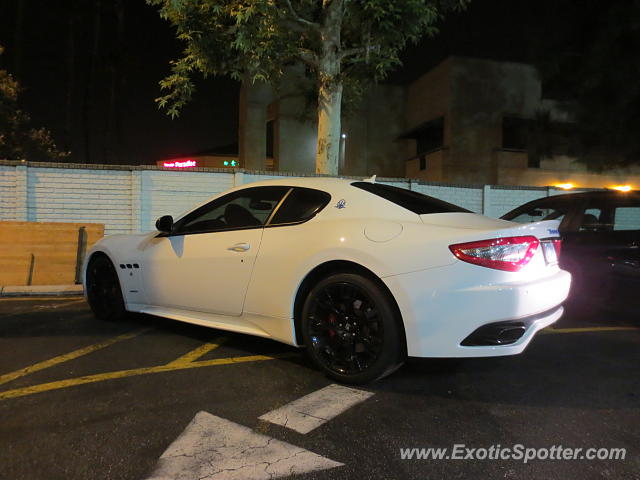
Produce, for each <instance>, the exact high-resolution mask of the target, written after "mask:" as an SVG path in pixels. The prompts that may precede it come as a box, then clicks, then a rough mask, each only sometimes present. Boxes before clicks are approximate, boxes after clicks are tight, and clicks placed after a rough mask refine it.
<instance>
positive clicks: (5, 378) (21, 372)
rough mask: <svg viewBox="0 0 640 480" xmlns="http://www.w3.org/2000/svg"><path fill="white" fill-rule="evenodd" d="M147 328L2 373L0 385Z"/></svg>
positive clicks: (111, 343) (103, 346) (118, 340)
mask: <svg viewBox="0 0 640 480" xmlns="http://www.w3.org/2000/svg"><path fill="white" fill-rule="evenodd" d="M147 330H149V329H148V328H143V329H139V330H135V331H133V332H129V333H125V334H123V335H118V336H117V337H113V338H110V339H108V340H105V341H103V342H99V343H94V344H93V345H89V346H87V347H83V348H80V349H78V350H74V351H73V352H69V353H65V354H64V355H59V356H57V357H53V358H50V359H49V360H44V361H43V362H39V363H36V364H34V365H30V366H28V367H24V368H21V369H20V370H16V371H15V372H11V373H5V374H4V375H0V385H2V384H4V383H7V382H10V381H12V380H15V379H16V378H20V377H24V376H25V375H29V374H30V373H33V372H38V371H40V370H44V369H45V368H49V367H53V366H54V365H58V364H60V363H64V362H68V361H69V360H73V359H75V358H78V357H82V356H83V355H87V354H88V353H92V352H95V351H96V350H100V349H102V348H105V347H108V346H109V345H113V344H114V343H118V342H121V341H123V340H128V339H130V338H133V337H135V336H137V335H140V334H141V333H143V332H145V331H147Z"/></svg>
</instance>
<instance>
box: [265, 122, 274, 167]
mask: <svg viewBox="0 0 640 480" xmlns="http://www.w3.org/2000/svg"><path fill="white" fill-rule="evenodd" d="M274 137H275V124H274V121H273V120H269V121H268V122H267V157H268V158H273V139H274Z"/></svg>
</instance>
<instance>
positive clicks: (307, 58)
mask: <svg viewBox="0 0 640 480" xmlns="http://www.w3.org/2000/svg"><path fill="white" fill-rule="evenodd" d="M297 56H298V58H299V59H300V60H301V61H302V62H303V63H305V64H307V65H308V66H310V67H311V68H313V69H316V70H317V69H318V67H319V65H320V63H319V62H318V56H317V55H316V54H315V53H314V52H313V51H311V50H309V49H307V48H300V49H299V50H298V53H297Z"/></svg>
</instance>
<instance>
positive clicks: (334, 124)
mask: <svg viewBox="0 0 640 480" xmlns="http://www.w3.org/2000/svg"><path fill="white" fill-rule="evenodd" d="M322 3H323V9H324V21H323V24H322V27H321V29H320V43H321V52H320V55H319V59H318V60H319V61H318V77H319V79H320V86H319V89H318V148H317V150H316V173H322V174H328V175H337V174H338V157H339V153H340V134H341V131H340V113H341V107H342V78H341V76H340V62H341V60H340V47H341V45H340V34H341V30H342V16H343V0H323V2H322Z"/></svg>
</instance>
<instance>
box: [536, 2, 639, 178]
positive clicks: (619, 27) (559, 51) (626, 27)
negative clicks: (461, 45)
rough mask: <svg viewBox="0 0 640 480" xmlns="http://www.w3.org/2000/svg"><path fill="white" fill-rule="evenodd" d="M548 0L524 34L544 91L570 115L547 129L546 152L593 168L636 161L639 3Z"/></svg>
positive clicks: (637, 157)
mask: <svg viewBox="0 0 640 480" xmlns="http://www.w3.org/2000/svg"><path fill="white" fill-rule="evenodd" d="M548 3H549V5H548V7H549V8H544V9H543V11H544V12H546V15H547V18H546V19H543V21H541V22H539V23H538V24H537V25H538V27H537V28H539V29H540V30H538V31H537V32H532V35H530V37H531V38H532V39H536V40H535V42H534V44H533V45H532V46H533V53H534V59H535V63H536V65H537V67H538V69H539V70H540V73H541V77H542V81H543V88H544V89H543V94H544V96H545V97H550V98H555V99H557V100H560V101H562V105H563V107H564V109H565V110H566V111H567V112H568V113H569V117H570V120H571V123H570V125H565V126H564V127H563V128H562V130H561V131H558V128H557V126H556V128H553V129H552V132H551V133H552V135H553V136H555V137H556V140H555V141H553V144H554V145H553V146H552V150H554V151H553V152H552V153H567V154H569V155H571V156H574V157H576V158H577V159H578V160H580V161H582V162H583V163H585V164H586V165H587V166H589V167H591V168H594V169H597V170H601V169H604V168H607V167H610V166H611V167H615V166H629V165H640V136H639V135H638V131H640V83H638V78H640V62H639V61H638V50H639V49H640V23H638V18H640V2H639V1H638V0H619V1H616V2H609V3H607V2H605V3H603V2H600V1H597V0H585V1H584V2H574V1H572V0H564V1H557V0H554V1H551V2H548ZM568 18H570V19H571V21H570V22H568V21H567V19H568ZM557 137H562V138H561V139H560V141H559V142H558V141H557V140H558V139H557Z"/></svg>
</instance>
